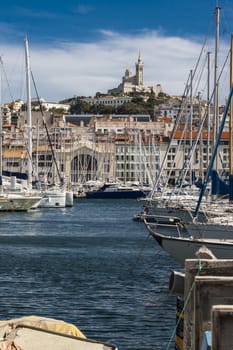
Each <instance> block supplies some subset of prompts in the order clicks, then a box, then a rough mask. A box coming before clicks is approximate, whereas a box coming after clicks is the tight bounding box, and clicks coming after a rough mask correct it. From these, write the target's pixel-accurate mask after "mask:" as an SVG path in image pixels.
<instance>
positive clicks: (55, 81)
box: [0, 31, 226, 101]
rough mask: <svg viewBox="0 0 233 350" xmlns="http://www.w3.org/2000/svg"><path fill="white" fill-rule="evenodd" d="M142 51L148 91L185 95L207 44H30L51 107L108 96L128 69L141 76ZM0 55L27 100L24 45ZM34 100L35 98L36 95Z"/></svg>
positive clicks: (121, 38)
mask: <svg viewBox="0 0 233 350" xmlns="http://www.w3.org/2000/svg"><path fill="white" fill-rule="evenodd" d="M211 45H212V47H211V48H209V49H208V50H210V51H212V52H213V43H211ZM139 50H140V51H141V57H142V60H143V62H144V83H145V85H155V84H162V87H163V91H164V92H166V93H168V94H171V95H182V93H183V90H184V86H185V83H186V80H187V78H188V75H189V72H190V70H191V69H194V66H195V63H196V61H197V59H198V56H199V53H200V51H201V44H200V42H199V41H198V40H197V39H192V40H188V39H182V38H179V37H165V36H163V35H161V34H160V33H159V32H155V31H154V32H147V31H145V32H143V33H140V34H139V35H137V36H127V35H120V34H118V33H113V32H107V31H103V32H102V39H101V40H100V41H98V42H90V43H79V42H70V43H67V42H66V43H61V44H60V45H59V46H58V45H56V46H54V47H48V46H44V47H43V46H41V45H40V46H36V45H34V44H33V43H31V42H30V38H29V51H30V61H31V69H32V72H33V75H34V78H35V82H36V85H37V89H38V91H39V94H40V96H41V97H43V98H45V99H46V100H47V101H58V100H62V99H64V98H67V97H72V96H74V95H78V96H80V95H84V96H93V95H95V93H96V92H97V91H100V92H103V93H106V92H107V90H108V89H112V88H114V87H116V86H118V85H119V84H120V83H121V79H122V76H123V75H124V72H125V70H126V68H130V69H131V70H132V71H133V73H134V72H135V62H136V61H137V58H138V52H139ZM205 51H206V52H207V49H206V50H205ZM225 51H226V48H224V52H225ZM0 52H1V53H2V56H3V61H4V67H5V70H6V71H7V73H9V76H8V80H9V85H10V86H11V90H12V91H13V96H14V98H21V97H23V96H22V91H24V90H25V88H24V86H25V83H24V72H23V71H24V49H23V43H22V44H20V45H19V46H11V45H9V44H2V45H1V46H0ZM3 80H4V79H3ZM2 85H4V81H3V84H2ZM199 88H200V90H201V89H202V88H201V87H199ZM32 90H33V89H32ZM2 91H3V99H4V100H9V99H10V97H9V94H8V97H7V89H6V87H5V88H4V87H3V88H2ZM32 96H35V94H34V92H33V91H32Z"/></svg>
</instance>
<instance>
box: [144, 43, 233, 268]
mask: <svg viewBox="0 0 233 350" xmlns="http://www.w3.org/2000/svg"><path fill="white" fill-rule="evenodd" d="M232 47H233V37H231V48H232ZM231 53H232V49H231ZM232 55H233V53H232ZM232 57H233V56H232ZM232 57H231V67H232V62H233V59H232ZM232 96H233V79H231V87H230V93H229V97H228V101H227V104H226V108H225V112H224V116H223V118H222V121H221V125H220V128H219V133H218V137H217V140H216V142H215V146H214V149H213V154H212V157H211V160H210V164H209V167H208V169H207V174H206V176H205V180H204V183H203V186H202V188H201V191H200V196H199V199H198V201H197V204H196V208H195V211H194V220H193V222H190V223H186V224H185V225H184V227H185V229H186V230H185V231H186V235H183V232H182V234H180V231H179V230H177V231H175V233H174V232H172V231H171V230H170V229H169V230H168V231H167V233H164V232H161V231H160V229H159V226H158V225H157V224H156V225H155V224H153V223H149V222H148V221H147V220H146V219H145V220H144V223H145V225H146V228H147V230H148V232H149V233H150V234H151V235H152V236H153V237H154V238H155V240H156V241H157V242H158V243H159V244H160V246H161V247H162V248H163V249H164V250H165V251H167V252H168V253H169V254H170V255H171V256H172V257H173V258H174V259H175V260H176V261H178V262H180V263H182V264H184V261H185V259H187V258H194V257H195V252H196V251H197V250H198V249H199V248H200V247H201V246H206V247H207V248H208V249H210V250H211V251H212V252H213V254H214V255H215V256H216V257H217V258H222V259H229V258H231V259H232V257H233V215H232V211H233V210H232V204H231V203H230V205H228V203H226V202H225V203H224V202H220V203H218V204H219V205H218V204H215V207H214V206H213V204H212V207H211V206H210V207H209V208H207V210H208V212H209V213H210V214H211V217H210V218H208V220H207V222H206V223H201V222H198V221H197V216H198V213H199V210H200V207H201V203H202V199H203V196H204V194H205V191H206V188H207V184H208V182H209V178H210V176H211V175H212V173H214V171H213V168H214V164H215V162H216V157H217V151H218V146H219V144H220V141H221V137H222V133H223V129H224V125H225V122H226V119H227V117H228V111H229V110H230V106H231V105H232ZM230 115H231V113H230ZM231 123H232V122H231V121H230V125H231ZM229 134H230V138H231V134H232V130H230V132H229ZM231 155H232V151H231V148H230V157H231ZM231 174H232V171H231V170H230V176H229V192H228V194H229V199H230V201H231V202H232V201H233V176H232V175H231ZM216 203H217V201H216ZM168 232H169V233H168Z"/></svg>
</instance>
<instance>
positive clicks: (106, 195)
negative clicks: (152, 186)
mask: <svg viewBox="0 0 233 350" xmlns="http://www.w3.org/2000/svg"><path fill="white" fill-rule="evenodd" d="M147 194H148V193H146V192H144V191H106V192H105V191H96V192H87V193H86V198H87V199H139V198H141V197H146V196H147Z"/></svg>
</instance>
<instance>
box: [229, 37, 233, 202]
mask: <svg viewBox="0 0 233 350" xmlns="http://www.w3.org/2000/svg"><path fill="white" fill-rule="evenodd" d="M232 86H233V35H231V50H230V89H232ZM232 113H233V101H232V100H231V103H230V118H229V184H230V194H229V200H230V201H233V164H232V160H233V159H232V157H233V155H232V149H233V147H232V146H233V135H232V130H233V118H232Z"/></svg>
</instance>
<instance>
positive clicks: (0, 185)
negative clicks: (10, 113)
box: [0, 56, 3, 193]
mask: <svg viewBox="0 0 233 350" xmlns="http://www.w3.org/2000/svg"><path fill="white" fill-rule="evenodd" d="M0 63H1V72H2V57H1V56H0ZM1 72H0V193H2V191H3V186H2V138H3V133H2V89H1V87H2V74H1Z"/></svg>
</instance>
